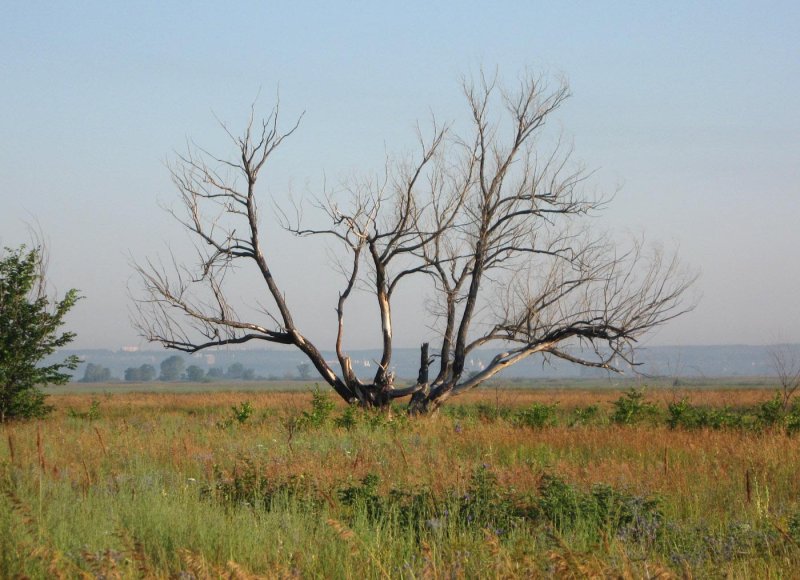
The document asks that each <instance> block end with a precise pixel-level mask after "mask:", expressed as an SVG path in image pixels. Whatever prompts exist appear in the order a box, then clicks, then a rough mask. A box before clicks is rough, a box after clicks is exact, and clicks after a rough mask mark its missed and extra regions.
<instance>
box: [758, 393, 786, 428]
mask: <svg viewBox="0 0 800 580" xmlns="http://www.w3.org/2000/svg"><path fill="white" fill-rule="evenodd" d="M756 417H757V419H758V423H759V425H761V426H763V427H774V426H776V425H778V424H780V423H781V422H783V418H784V408H783V399H782V397H781V394H780V393H775V396H774V397H772V398H771V399H769V400H768V401H764V402H763V403H761V404H760V405H758V407H757V408H756Z"/></svg>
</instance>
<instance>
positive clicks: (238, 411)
mask: <svg viewBox="0 0 800 580" xmlns="http://www.w3.org/2000/svg"><path fill="white" fill-rule="evenodd" d="M254 412H255V409H253V406H252V405H251V404H250V402H249V401H243V402H241V403H239V405H238V406H236V405H234V406H233V407H231V414H230V415H229V416H228V417H226V418H225V419H223V420H222V421H220V422H219V423H217V427H219V428H220V429H227V428H228V427H230V426H231V425H233V424H234V423H238V424H239V425H243V424H244V423H246V422H247V420H248V419H249V418H250V417H252V416H253V413H254Z"/></svg>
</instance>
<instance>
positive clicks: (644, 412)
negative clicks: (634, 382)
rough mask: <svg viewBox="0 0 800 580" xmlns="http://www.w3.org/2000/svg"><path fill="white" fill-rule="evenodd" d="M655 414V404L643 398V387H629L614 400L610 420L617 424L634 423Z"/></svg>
mask: <svg viewBox="0 0 800 580" xmlns="http://www.w3.org/2000/svg"><path fill="white" fill-rule="evenodd" d="M657 414H658V409H656V406H655V405H653V404H652V403H648V402H646V401H645V400H644V389H643V388H642V389H636V388H631V389H629V390H628V391H627V392H626V393H625V394H624V395H622V396H621V397H620V398H619V399H617V400H616V401H614V412H613V413H612V414H611V421H612V422H614V423H616V424H618V425H636V424H637V423H641V422H642V421H644V420H645V419H652V418H654V417H655V416H656V415H657Z"/></svg>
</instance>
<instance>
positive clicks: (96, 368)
mask: <svg viewBox="0 0 800 580" xmlns="http://www.w3.org/2000/svg"><path fill="white" fill-rule="evenodd" d="M110 380H111V369H109V368H108V367H104V366H103V365H96V364H94V363H89V364H87V365H86V368H85V369H84V371H83V378H82V379H81V381H80V382H82V383H107V382H108V381H110Z"/></svg>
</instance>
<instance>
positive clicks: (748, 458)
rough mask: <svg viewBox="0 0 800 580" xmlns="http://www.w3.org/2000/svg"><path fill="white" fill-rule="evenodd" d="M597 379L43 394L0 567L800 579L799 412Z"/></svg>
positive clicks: (8, 500) (9, 485)
mask: <svg viewBox="0 0 800 580" xmlns="http://www.w3.org/2000/svg"><path fill="white" fill-rule="evenodd" d="M585 386H586V385H584V387H585ZM596 387H597V385H594V388H566V386H565V385H550V386H549V387H548V388H539V389H511V388H506V387H498V388H496V389H495V388H489V389H484V390H481V391H476V392H473V393H469V394H467V395H465V396H463V397H460V398H459V399H456V400H455V401H454V403H453V404H452V405H450V406H449V407H447V408H445V409H444V410H443V412H442V413H440V414H439V415H438V416H436V417H431V418H422V419H414V420H409V419H407V418H406V417H405V415H403V414H402V413H400V412H395V413H391V414H377V415H376V414H365V413H361V412H354V411H353V410H347V409H345V407H344V406H342V405H340V404H338V403H335V402H334V400H333V398H332V397H326V396H325V394H324V393H321V394H317V395H313V394H312V393H309V392H279V391H276V390H265V389H263V388H262V389H255V390H251V391H248V392H235V391H229V390H226V389H229V388H231V387H230V385H228V386H217V387H216V388H215V387H213V386H211V387H209V388H207V389H206V390H205V392H175V391H177V390H179V389H177V388H175V387H166V386H162V387H159V386H156V387H150V389H149V392H138V393H137V392H119V391H117V390H115V389H113V388H112V387H110V386H109V387H108V388H106V389H101V391H102V390H105V393H103V392H88V393H87V392H74V391H73V392H66V393H63V394H58V395H53V396H52V397H51V398H50V402H51V403H52V404H53V405H54V406H55V411H54V413H53V414H52V415H51V416H50V417H49V418H48V419H46V420H43V421H40V422H31V423H14V424H9V425H6V426H4V427H3V438H4V440H5V441H4V442H3V444H2V445H0V486H2V487H1V488H0V492H2V493H0V577H2V578H8V577H30V578H53V577H65V578H72V577H81V576H86V577H103V578H115V577H118V578H140V577H163V578H187V579H188V578H219V577H226V578H250V577H261V576H263V577H268V578H273V577H303V578H305V577H334V578H348V577H359V578H461V577H464V578H485V577H524V578H528V577H592V576H594V577H632V578H640V577H646V578H669V577H694V578H707V577H734V578H751V577H774V578H779V577H787V578H789V577H794V576H795V575H796V571H797V570H798V569H800V547H798V542H799V541H800V477H798V466H800V433H798V434H797V435H795V434H794V432H795V431H797V430H798V427H797V426H798V425H800V410H797V409H795V411H794V412H792V411H787V412H784V410H783V409H779V408H778V407H777V404H776V403H775V401H773V400H771V397H772V392H771V391H769V390H765V389H763V388H750V387H752V385H751V386H750V387H749V386H748V385H736V388H720V385H718V384H717V385H706V386H704V387H703V388H696V387H694V388H687V387H674V388H663V389H651V390H648V391H647V392H645V393H644V395H643V396H642V395H641V393H639V394H637V393H635V392H632V391H623V390H619V389H615V388H611V387H608V388H596ZM169 391H171V392H169ZM681 401H683V402H681Z"/></svg>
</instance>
